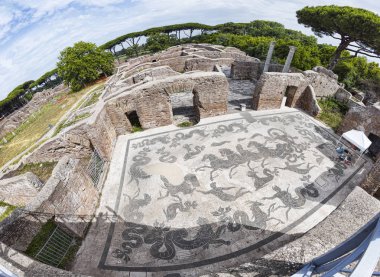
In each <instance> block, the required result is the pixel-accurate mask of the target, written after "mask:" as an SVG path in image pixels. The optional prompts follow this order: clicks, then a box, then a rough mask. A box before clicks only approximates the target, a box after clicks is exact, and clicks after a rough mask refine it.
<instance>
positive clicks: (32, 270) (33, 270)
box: [0, 242, 84, 277]
mask: <svg viewBox="0 0 380 277" xmlns="http://www.w3.org/2000/svg"><path fill="white" fill-rule="evenodd" d="M0 266H3V267H5V268H6V269H7V270H9V271H10V272H12V273H13V274H15V275H16V276H18V277H28V276H30V277H69V276H70V277H71V276H77V277H80V276H83V277H84V275H80V274H76V273H72V272H69V271H65V270H62V269H59V268H56V267H52V266H49V265H46V264H43V263H41V262H38V261H36V260H33V259H31V258H30V257H28V256H26V255H24V254H22V253H20V252H18V251H16V250H15V249H12V248H11V247H9V246H8V245H5V244H4V243H2V242H0Z"/></svg>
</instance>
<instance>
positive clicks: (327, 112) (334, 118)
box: [317, 97, 348, 131]
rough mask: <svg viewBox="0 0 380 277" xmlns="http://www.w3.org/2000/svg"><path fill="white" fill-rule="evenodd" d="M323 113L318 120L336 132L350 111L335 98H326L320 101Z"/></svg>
mask: <svg viewBox="0 0 380 277" xmlns="http://www.w3.org/2000/svg"><path fill="white" fill-rule="evenodd" d="M318 105H319V106H320V107H321V112H320V113H319V114H318V116H317V118H318V119H319V120H321V121H322V122H324V123H325V124H326V125H327V126H329V127H330V128H332V129H333V130H334V131H336V130H337V129H338V127H339V125H340V123H341V122H342V120H343V118H344V115H345V114H346V113H347V111H348V106H347V105H345V104H343V103H341V102H339V101H338V100H336V99H335V98H330V97H329V98H325V99H320V100H319V101H318Z"/></svg>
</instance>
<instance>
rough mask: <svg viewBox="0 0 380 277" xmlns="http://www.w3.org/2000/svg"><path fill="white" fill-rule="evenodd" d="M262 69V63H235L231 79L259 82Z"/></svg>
mask: <svg viewBox="0 0 380 277" xmlns="http://www.w3.org/2000/svg"><path fill="white" fill-rule="evenodd" d="M260 69H261V65H260V61H234V62H233V63H232V65H231V78H232V79H234V80H257V79H258V76H259V74H260Z"/></svg>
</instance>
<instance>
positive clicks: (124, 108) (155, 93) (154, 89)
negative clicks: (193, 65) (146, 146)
mask: <svg viewBox="0 0 380 277" xmlns="http://www.w3.org/2000/svg"><path fill="white" fill-rule="evenodd" d="M177 92H189V93H193V94H194V96H195V97H194V99H195V102H194V105H195V106H194V108H195V110H196V111H197V113H198V117H199V118H205V117H209V116H215V115H220V114H225V113H226V112H227V95H228V81H227V78H226V77H225V75H224V74H222V73H219V72H189V73H186V74H182V75H178V76H171V77H168V78H165V79H163V80H156V81H152V82H148V83H145V84H143V85H141V86H139V87H136V88H134V89H133V90H131V91H127V92H125V93H123V94H120V95H119V96H118V97H116V98H114V99H112V100H111V101H109V102H108V103H107V105H110V106H112V107H118V109H113V110H114V112H115V113H118V115H117V116H115V118H118V120H115V122H114V123H113V124H117V123H120V120H124V121H125V120H127V119H126V118H127V117H126V115H125V114H126V113H129V112H132V111H136V113H137V115H138V117H139V121H140V123H141V126H142V127H143V128H153V127H158V126H165V125H170V124H172V122H173V118H172V117H173V113H172V106H171V103H170V95H171V94H173V93H177ZM123 124H124V123H123ZM123 124H122V125H123ZM128 125H129V126H130V124H126V125H124V126H126V127H125V128H126V129H127V131H129V127H128Z"/></svg>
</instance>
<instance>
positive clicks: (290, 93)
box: [285, 86, 298, 108]
mask: <svg viewBox="0 0 380 277" xmlns="http://www.w3.org/2000/svg"><path fill="white" fill-rule="evenodd" d="M297 88H298V87H295V86H288V87H287V88H286V91H285V97H286V100H285V106H286V107H290V108H291V107H292V104H293V100H294V95H295V94H296V91H297Z"/></svg>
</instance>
